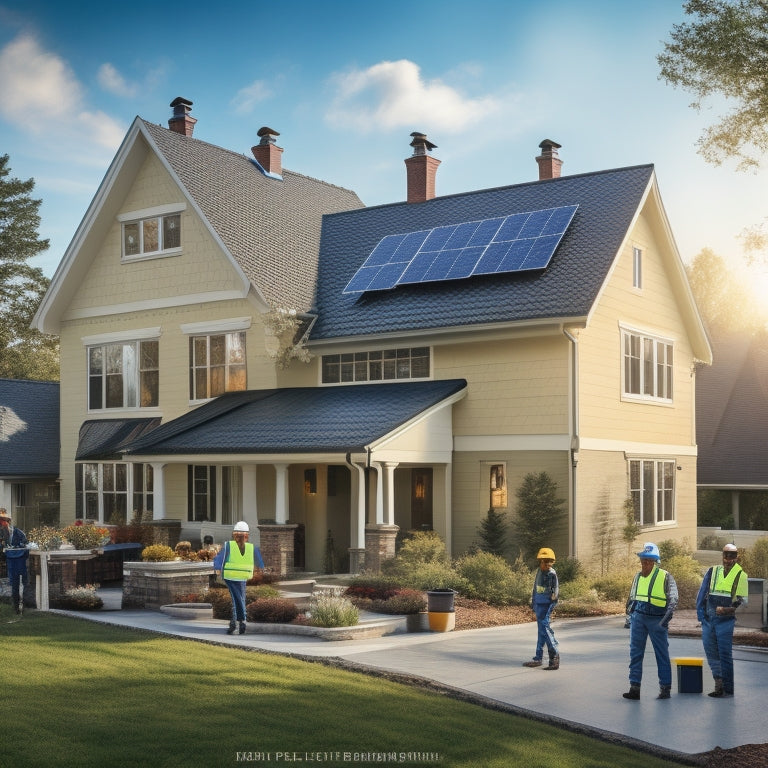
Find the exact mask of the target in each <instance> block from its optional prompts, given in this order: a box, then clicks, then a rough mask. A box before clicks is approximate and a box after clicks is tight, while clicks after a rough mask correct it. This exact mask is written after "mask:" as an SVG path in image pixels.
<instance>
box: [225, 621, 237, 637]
mask: <svg viewBox="0 0 768 768" xmlns="http://www.w3.org/2000/svg"><path fill="white" fill-rule="evenodd" d="M235 627H236V625H235V622H234V621H230V622H229V629H228V630H227V634H228V635H234V634H235Z"/></svg>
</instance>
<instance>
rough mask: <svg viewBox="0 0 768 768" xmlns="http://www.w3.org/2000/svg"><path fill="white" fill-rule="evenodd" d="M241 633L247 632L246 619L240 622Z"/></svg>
mask: <svg viewBox="0 0 768 768" xmlns="http://www.w3.org/2000/svg"><path fill="white" fill-rule="evenodd" d="M240 634H241V635H244V634H245V622H244V621H241V622H240Z"/></svg>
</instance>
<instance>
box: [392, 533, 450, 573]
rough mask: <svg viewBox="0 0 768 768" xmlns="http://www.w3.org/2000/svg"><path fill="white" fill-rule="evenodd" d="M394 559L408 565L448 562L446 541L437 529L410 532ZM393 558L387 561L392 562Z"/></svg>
mask: <svg viewBox="0 0 768 768" xmlns="http://www.w3.org/2000/svg"><path fill="white" fill-rule="evenodd" d="M394 560H396V561H398V562H399V563H403V564H407V565H416V564H420V563H448V561H449V560H450V558H449V557H448V551H447V550H446V548H445V542H444V541H443V540H442V539H441V538H440V534H438V533H437V532H436V531H416V532H414V533H412V534H410V535H409V536H408V537H407V538H406V539H405V541H403V546H402V547H400V551H399V552H398V553H397V556H396V557H395V558H394ZM391 562H393V560H387V561H385V565H386V564H387V563H391Z"/></svg>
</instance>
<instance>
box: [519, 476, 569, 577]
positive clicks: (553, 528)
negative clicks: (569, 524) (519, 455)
mask: <svg viewBox="0 0 768 768" xmlns="http://www.w3.org/2000/svg"><path fill="white" fill-rule="evenodd" d="M516 495H517V524H516V526H515V532H516V534H517V539H518V542H519V544H520V549H521V552H522V555H523V559H525V560H527V561H529V562H534V561H535V560H536V553H537V552H538V550H539V548H540V547H552V546H553V544H554V541H556V540H562V539H563V529H562V524H563V519H564V517H565V507H564V506H563V505H564V504H565V499H561V498H559V497H558V495H557V483H556V482H555V481H554V480H553V478H552V477H551V476H550V475H549V474H548V473H547V472H530V473H529V474H527V475H526V476H525V477H524V478H523V483H522V485H521V486H520V487H519V488H518V489H517V491H516Z"/></svg>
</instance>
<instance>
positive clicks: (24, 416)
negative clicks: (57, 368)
mask: <svg viewBox="0 0 768 768" xmlns="http://www.w3.org/2000/svg"><path fill="white" fill-rule="evenodd" d="M58 475H59V382H58V381H23V380H16V379H0V476H6V477H11V476H13V477H58Z"/></svg>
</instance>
